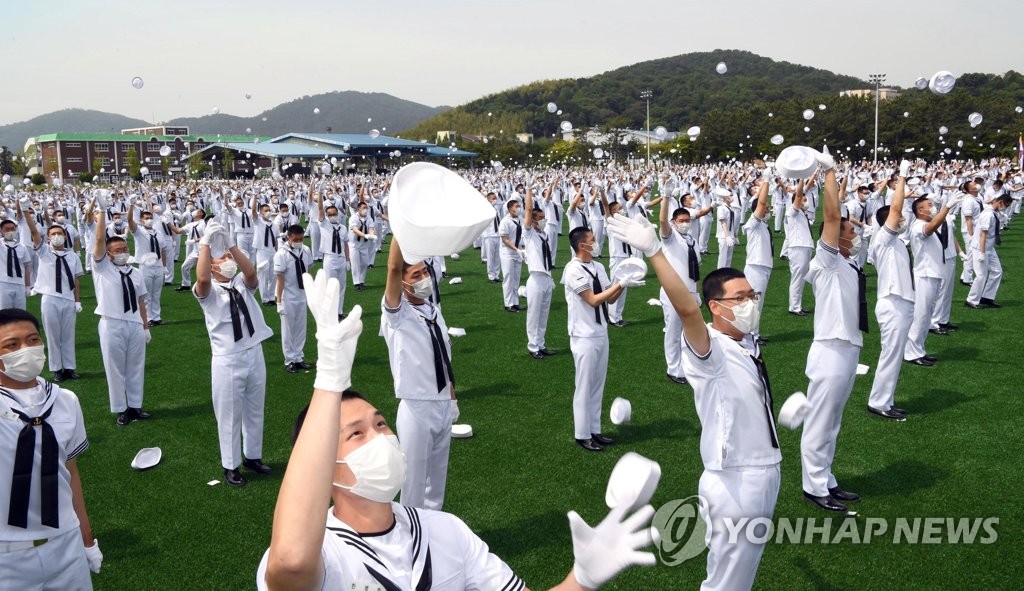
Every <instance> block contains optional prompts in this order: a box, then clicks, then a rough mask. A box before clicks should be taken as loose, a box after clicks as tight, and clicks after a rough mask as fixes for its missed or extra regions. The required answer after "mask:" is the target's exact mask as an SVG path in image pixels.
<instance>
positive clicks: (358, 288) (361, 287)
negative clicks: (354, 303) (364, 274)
mask: <svg viewBox="0 0 1024 591" xmlns="http://www.w3.org/2000/svg"><path fill="white" fill-rule="evenodd" d="M356 291H363V284H362V283H357V284H356Z"/></svg>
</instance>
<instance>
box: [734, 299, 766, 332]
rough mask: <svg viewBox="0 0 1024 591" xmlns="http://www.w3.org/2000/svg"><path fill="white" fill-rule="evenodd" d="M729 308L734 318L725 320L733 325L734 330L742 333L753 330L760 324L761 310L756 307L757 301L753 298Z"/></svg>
mask: <svg viewBox="0 0 1024 591" xmlns="http://www.w3.org/2000/svg"><path fill="white" fill-rule="evenodd" d="M730 309H731V310H732V315H733V316H735V317H736V319H735V320H726V322H728V323H729V324H731V325H733V327H735V328H736V330H738V331H740V332H742V333H743V334H749V333H752V332H754V331H755V330H757V328H758V326H759V325H760V324H761V310H760V309H759V308H758V306H757V302H755V301H754V300H747V301H745V302H743V303H742V304H737V305H735V306H733V307H732V308H730Z"/></svg>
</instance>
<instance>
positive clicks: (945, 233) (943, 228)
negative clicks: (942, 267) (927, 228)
mask: <svg viewBox="0 0 1024 591" xmlns="http://www.w3.org/2000/svg"><path fill="white" fill-rule="evenodd" d="M935 236H936V237H938V239H939V244H941V245H942V252H943V257H945V252H946V248H947V247H949V227H948V226H947V225H946V222H945V221H943V222H942V223H941V224H939V227H938V228H936V229H935Z"/></svg>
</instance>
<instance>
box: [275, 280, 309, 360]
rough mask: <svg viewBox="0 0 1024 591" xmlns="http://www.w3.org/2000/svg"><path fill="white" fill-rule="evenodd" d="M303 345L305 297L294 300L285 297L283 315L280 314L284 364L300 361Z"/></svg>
mask: <svg viewBox="0 0 1024 591" xmlns="http://www.w3.org/2000/svg"><path fill="white" fill-rule="evenodd" d="M305 345H306V299H305V297H303V296H299V297H298V298H296V299H295V300H294V301H293V300H290V299H288V298H285V300H284V315H283V316H281V350H282V352H283V353H284V363H285V365H288V364H289V363H298V362H300V361H302V360H303V352H302V348H303V347H305Z"/></svg>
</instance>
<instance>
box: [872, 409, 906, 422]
mask: <svg viewBox="0 0 1024 591" xmlns="http://www.w3.org/2000/svg"><path fill="white" fill-rule="evenodd" d="M868 412H869V413H871V414H873V415H875V416H878V417H882V418H883V419H889V420H891V421H896V422H900V423H902V422H903V421H905V420H907V416H906V415H902V414H899V413H897V412H893V411H892V409H890V410H881V409H878V408H875V407H873V406H868Z"/></svg>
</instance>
